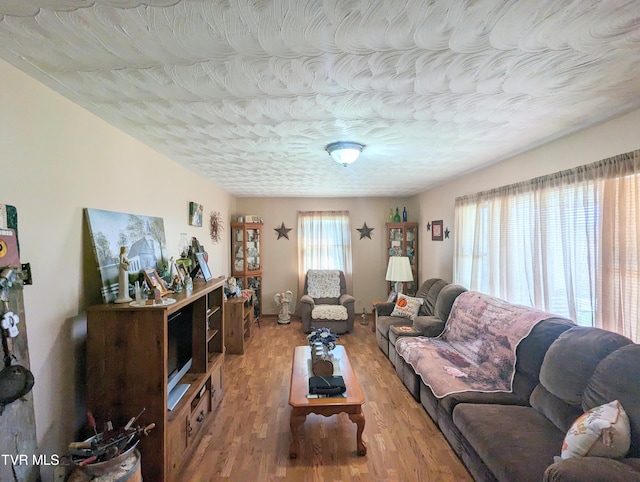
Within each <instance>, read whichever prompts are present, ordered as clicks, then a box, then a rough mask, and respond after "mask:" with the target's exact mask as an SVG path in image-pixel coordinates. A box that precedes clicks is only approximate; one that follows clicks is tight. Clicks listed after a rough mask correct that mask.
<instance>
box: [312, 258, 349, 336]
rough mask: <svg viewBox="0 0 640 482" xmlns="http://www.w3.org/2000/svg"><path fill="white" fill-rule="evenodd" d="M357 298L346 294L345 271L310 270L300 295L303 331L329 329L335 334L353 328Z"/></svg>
mask: <svg viewBox="0 0 640 482" xmlns="http://www.w3.org/2000/svg"><path fill="white" fill-rule="evenodd" d="M355 301H356V299H355V298H354V297H353V296H351V295H349V294H347V282H346V280H345V277H344V273H343V272H342V271H338V270H321V269H310V270H309V271H307V274H306V276H305V280H304V295H303V296H302V298H300V306H301V308H300V317H301V319H302V330H303V331H304V332H305V333H309V332H310V331H311V329H312V328H321V327H326V328H329V329H330V330H331V331H332V332H334V333H347V332H350V331H353V322H354V320H355V306H354V305H355Z"/></svg>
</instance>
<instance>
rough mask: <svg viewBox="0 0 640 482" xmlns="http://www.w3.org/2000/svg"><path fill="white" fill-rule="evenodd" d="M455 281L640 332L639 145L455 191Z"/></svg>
mask: <svg viewBox="0 0 640 482" xmlns="http://www.w3.org/2000/svg"><path fill="white" fill-rule="evenodd" d="M455 216H456V220H455V223H456V224H455V225H456V233H457V235H456V238H455V246H454V253H455V254H454V281H455V282H456V283H459V284H462V285H464V286H467V287H469V288H470V289H472V290H477V291H481V292H484V293H488V294H491V295H494V296H498V297H500V298H504V299H507V300H509V301H511V302H514V303H519V304H523V305H528V306H534V307H536V308H539V309H542V310H546V311H550V312H552V313H555V314H558V315H561V316H566V317H568V318H571V319H572V320H574V321H575V322H576V323H578V324H579V325H584V326H597V327H600V328H605V329H608V330H611V331H616V332H618V333H621V334H623V335H625V336H628V337H629V338H631V339H633V340H634V341H638V337H639V336H640V331H639V322H638V315H637V313H638V307H640V302H639V301H640V275H639V273H638V250H639V248H640V241H639V240H640V225H639V224H638V221H637V220H638V217H639V216H640V151H634V152H632V153H628V154H623V155H621V156H616V157H614V158H610V159H605V160H603V161H600V162H597V163H594V164H590V165H587V166H581V167H579V168H576V169H570V170H567V171H562V172H560V173H556V174H552V175H550V176H544V177H541V178H536V179H533V180H531V181H527V182H523V183H518V184H515V185H511V186H505V187H503V188H498V189H494V190H492V191H487V192H483V193H478V194H476V195H472V196H465V197H461V198H458V199H456V211H455Z"/></svg>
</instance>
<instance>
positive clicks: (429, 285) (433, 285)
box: [416, 278, 449, 316]
mask: <svg viewBox="0 0 640 482" xmlns="http://www.w3.org/2000/svg"><path fill="white" fill-rule="evenodd" d="M448 284H449V282H448V281H445V280H443V279H440V278H432V279H430V280H427V281H425V282H424V284H423V285H422V286H421V287H420V290H418V293H416V296H417V297H420V298H423V299H424V304H423V305H422V307H421V308H420V314H421V315H424V316H433V315H435V306H436V301H437V300H438V294H439V293H440V290H441V289H442V288H444V287H445V286H447V285H448ZM423 288H424V289H423Z"/></svg>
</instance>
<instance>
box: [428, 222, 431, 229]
mask: <svg viewBox="0 0 640 482" xmlns="http://www.w3.org/2000/svg"><path fill="white" fill-rule="evenodd" d="M427 231H431V223H427Z"/></svg>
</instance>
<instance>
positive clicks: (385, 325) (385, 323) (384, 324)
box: [376, 316, 411, 340]
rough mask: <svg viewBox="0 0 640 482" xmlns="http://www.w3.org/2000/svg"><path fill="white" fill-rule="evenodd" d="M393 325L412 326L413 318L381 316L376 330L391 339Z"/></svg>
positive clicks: (377, 321)
mask: <svg viewBox="0 0 640 482" xmlns="http://www.w3.org/2000/svg"><path fill="white" fill-rule="evenodd" d="M393 325H398V326H411V320H408V319H407V318H400V317H399V316H379V317H378V319H377V320H376V331H377V332H378V333H380V334H381V335H382V336H383V337H384V338H386V339H387V340H389V328H391V326H393Z"/></svg>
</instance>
